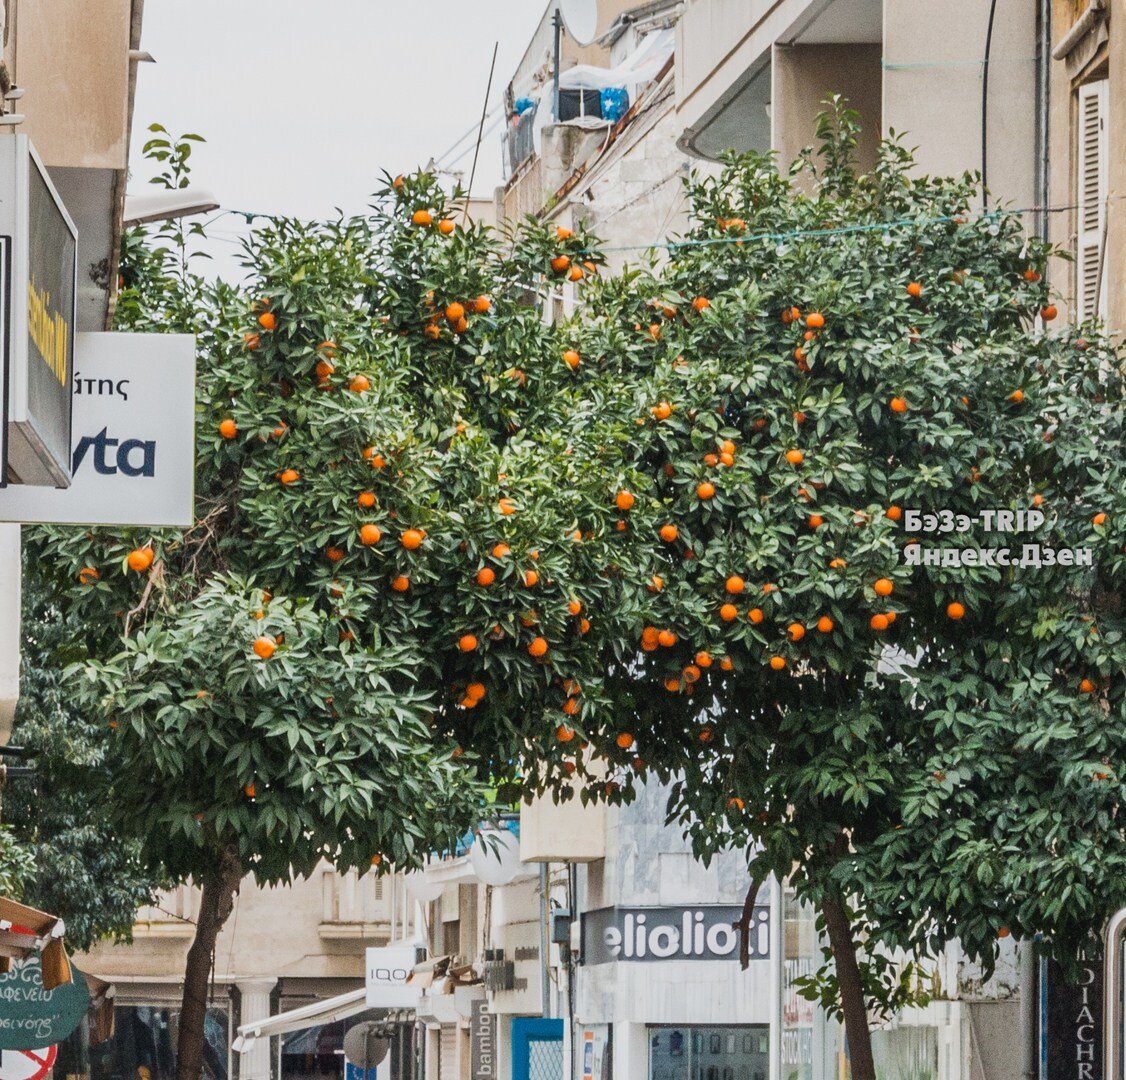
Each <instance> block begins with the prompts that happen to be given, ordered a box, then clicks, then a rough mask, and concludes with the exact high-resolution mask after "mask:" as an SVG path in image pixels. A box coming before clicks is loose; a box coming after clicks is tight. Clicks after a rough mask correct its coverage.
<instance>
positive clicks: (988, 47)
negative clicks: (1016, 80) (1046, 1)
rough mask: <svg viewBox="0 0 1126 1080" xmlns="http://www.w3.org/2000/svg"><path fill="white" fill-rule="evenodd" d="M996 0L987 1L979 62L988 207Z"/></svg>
mask: <svg viewBox="0 0 1126 1080" xmlns="http://www.w3.org/2000/svg"><path fill="white" fill-rule="evenodd" d="M996 14H997V0H989V22H988V24H987V25H986V28H985V54H984V56H983V57H982V62H981V205H982V206H983V207H984V206H988V205H989V187H988V185H987V183H986V177H987V174H988V171H989V57H990V54H991V53H992V52H993V19H994V17H995V16H996Z"/></svg>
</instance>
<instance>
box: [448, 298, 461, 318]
mask: <svg viewBox="0 0 1126 1080" xmlns="http://www.w3.org/2000/svg"><path fill="white" fill-rule="evenodd" d="M464 317H465V306H464V305H463V304H459V303H458V302H457V301H456V300H455V301H454V302H453V303H452V304H447V305H446V320H447V321H448V322H452V323H455V322H457V321H458V319H463V318H464Z"/></svg>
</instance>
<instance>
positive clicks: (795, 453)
mask: <svg viewBox="0 0 1126 1080" xmlns="http://www.w3.org/2000/svg"><path fill="white" fill-rule="evenodd" d="M786 460H787V461H788V462H789V463H790V464H791V465H800V464H801V463H802V462H803V461H805V454H803V453H802V452H801V451H800V450H787V451H786Z"/></svg>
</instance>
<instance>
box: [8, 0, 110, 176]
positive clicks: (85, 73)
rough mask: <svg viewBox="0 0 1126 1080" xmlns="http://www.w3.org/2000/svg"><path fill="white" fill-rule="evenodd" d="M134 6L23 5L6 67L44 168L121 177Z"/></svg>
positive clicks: (39, 1)
mask: <svg viewBox="0 0 1126 1080" xmlns="http://www.w3.org/2000/svg"><path fill="white" fill-rule="evenodd" d="M131 8H132V2H131V0H97V2H96V3H75V2H74V0H20V2H19V3H18V4H17V5H16V6H15V11H14V14H13V17H12V22H11V27H10V33H9V40H8V47H7V49H6V50H5V59H6V60H7V62H8V69H9V71H10V72H11V75H12V78H13V80H14V81H15V82H16V84H17V85H19V86H21V87H23V88H25V89H26V91H27V93H26V94H25V95H24V97H23V98H22V99H21V101H20V102H19V105H18V111H19V112H21V113H23V114H24V115H25V116H26V117H27V120H26V121H25V122H24V124H23V125H22V126H21V129H20V130H21V131H22V133H23V134H25V135H30V136H31V139H32V142H34V143H35V146H36V149H38V151H39V154H40V156H41V157H42V158H43V162H44V164H46V165H48V166H52V165H59V166H67V167H72V168H84V169H124V168H125V167H126V164H127V154H128V145H129V131H128V115H129V24H130V14H131Z"/></svg>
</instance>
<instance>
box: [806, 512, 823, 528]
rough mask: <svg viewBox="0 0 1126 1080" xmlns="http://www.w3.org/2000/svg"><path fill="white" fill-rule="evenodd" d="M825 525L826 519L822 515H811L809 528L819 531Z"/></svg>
mask: <svg viewBox="0 0 1126 1080" xmlns="http://www.w3.org/2000/svg"><path fill="white" fill-rule="evenodd" d="M824 524H825V519H824V518H823V517H822V516H821V515H820V514H810V515H809V527H810V528H811V529H819V528H821V526H822V525H824Z"/></svg>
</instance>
